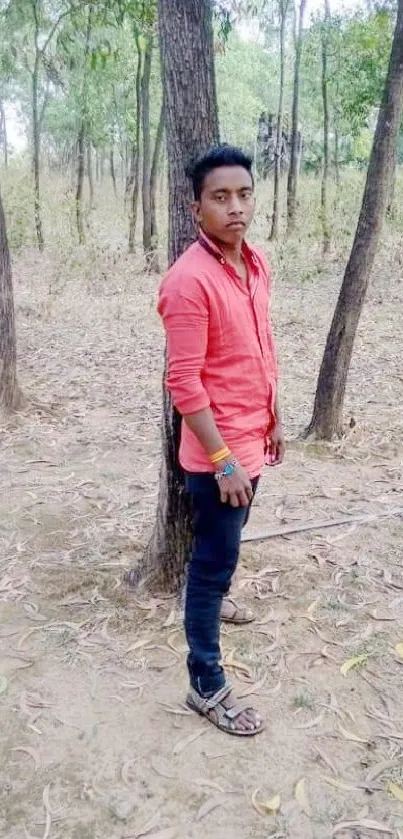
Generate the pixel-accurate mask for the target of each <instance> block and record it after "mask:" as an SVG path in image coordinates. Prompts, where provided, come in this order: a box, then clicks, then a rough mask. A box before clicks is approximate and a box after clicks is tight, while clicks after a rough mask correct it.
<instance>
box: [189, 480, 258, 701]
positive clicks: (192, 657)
mask: <svg viewBox="0 0 403 839" xmlns="http://www.w3.org/2000/svg"><path fill="white" fill-rule="evenodd" d="M257 484H258V478H255V479H254V480H253V481H252V485H253V490H254V492H255V491H256V487H257ZM186 487H187V490H188V492H189V495H190V500H191V505H192V518H193V548H192V556H191V559H190V563H189V567H188V579H187V589H186V606H185V630H186V637H187V642H188V645H189V656H188V669H189V675H190V683H191V685H192V687H193V688H194V689H195V690H197V692H198V693H200V694H202V695H203V696H208V695H212V694H213V693H216V691H217V690H219V689H220V688H222V687H223V685H224V683H225V676H224V671H223V668H222V667H221V665H220V658H221V653H220V611H221V604H222V600H223V597H224V595H226V594H227V593H228V591H229V588H230V585H231V578H232V575H233V573H234V571H235V568H236V565H237V562H238V556H239V547H240V542H241V530H242V528H243V526H244V525H245V524H246V522H247V520H248V517H249V511H250V507H248V508H246V507H238V508H236V507H231V506H230V504H222V502H221V501H220V493H219V488H218V486H217V481H216V480H215V478H214V476H213V475H209V474H194V473H191V474H189V473H188V474H187V475H186Z"/></svg>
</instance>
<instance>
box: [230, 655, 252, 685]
mask: <svg viewBox="0 0 403 839" xmlns="http://www.w3.org/2000/svg"><path fill="white" fill-rule="evenodd" d="M234 652H235V650H231V652H230V653H228V655H227V656H226V657H225V659H224V664H225V666H226V667H228V668H230V669H232V670H238V671H239V672H240V673H243V675H244V676H246V677H247V678H248V679H250V680H251V681H252V678H253V676H252V671H251V669H250V667H248V666H247V665H246V664H244V663H243V662H242V661H236V660H235V659H234Z"/></svg>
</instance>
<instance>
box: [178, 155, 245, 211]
mask: <svg viewBox="0 0 403 839" xmlns="http://www.w3.org/2000/svg"><path fill="white" fill-rule="evenodd" d="M222 166H242V167H243V169H246V171H247V172H249V174H250V176H251V178H252V184H254V178H253V172H252V158H251V157H249V155H247V154H245V153H244V152H243V151H242V149H238V148H236V146H228V145H221V146H214V147H213V148H211V149H209V150H208V151H207V152H205V154H203V155H202V156H201V157H198V158H197V160H196V161H195V162H194V163H192V165H191V166H189V167H188V169H187V172H186V174H187V175H188V177H189V178H190V180H191V181H192V184H193V194H194V198H195V201H200V198H201V194H202V191H203V186H204V182H205V180H206V177H207V175H209V174H210V172H213V171H214V169H220V168H221V167H222Z"/></svg>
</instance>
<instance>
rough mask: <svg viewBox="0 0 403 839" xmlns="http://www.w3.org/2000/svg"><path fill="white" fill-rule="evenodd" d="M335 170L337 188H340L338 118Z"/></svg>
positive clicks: (336, 124) (335, 129)
mask: <svg viewBox="0 0 403 839" xmlns="http://www.w3.org/2000/svg"><path fill="white" fill-rule="evenodd" d="M334 172H335V176H336V184H337V189H340V184H341V180H340V135H339V127H338V122H337V118H336V121H335V125H334Z"/></svg>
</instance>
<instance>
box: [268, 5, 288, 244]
mask: <svg viewBox="0 0 403 839" xmlns="http://www.w3.org/2000/svg"><path fill="white" fill-rule="evenodd" d="M287 8H288V0H280V15H281V21H280V96H279V103H278V114H277V140H276V151H275V163H274V199H273V219H272V226H271V233H270V239H278V236H279V233H280V184H281V156H282V151H283V120H284V77H285V27H286V20H287Z"/></svg>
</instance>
